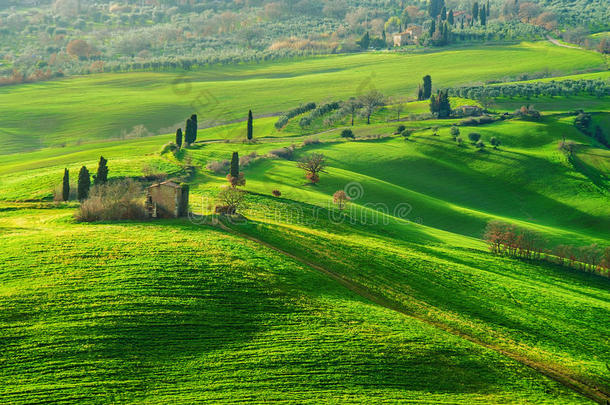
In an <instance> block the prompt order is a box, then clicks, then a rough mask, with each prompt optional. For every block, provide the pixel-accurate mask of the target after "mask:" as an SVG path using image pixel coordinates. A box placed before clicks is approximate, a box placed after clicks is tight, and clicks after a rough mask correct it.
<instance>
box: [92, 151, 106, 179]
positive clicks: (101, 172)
mask: <svg viewBox="0 0 610 405" xmlns="http://www.w3.org/2000/svg"><path fill="white" fill-rule="evenodd" d="M107 163H108V161H107V160H106V159H104V156H100V162H99V163H98V165H97V175H96V176H95V179H94V182H93V183H94V184H104V183H106V182H107V181H108V166H107Z"/></svg>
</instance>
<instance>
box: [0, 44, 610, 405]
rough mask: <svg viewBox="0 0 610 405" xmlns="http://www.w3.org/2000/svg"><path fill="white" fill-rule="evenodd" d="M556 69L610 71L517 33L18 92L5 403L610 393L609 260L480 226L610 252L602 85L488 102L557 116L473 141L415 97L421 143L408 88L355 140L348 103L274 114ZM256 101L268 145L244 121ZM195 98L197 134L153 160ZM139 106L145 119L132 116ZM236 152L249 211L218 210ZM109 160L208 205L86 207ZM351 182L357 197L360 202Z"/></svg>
mask: <svg viewBox="0 0 610 405" xmlns="http://www.w3.org/2000/svg"><path fill="white" fill-rule="evenodd" d="M549 69H550V70H551V71H552V72H554V73H557V74H563V75H564V76H563V77H561V78H557V80H560V79H562V78H569V77H571V76H570V75H573V77H583V75H584V76H586V77H588V78H591V77H597V78H602V79H607V72H597V73H583V72H585V71H586V72H589V71H591V72H592V71H594V70H602V69H604V64H603V60H602V59H601V58H600V56H599V55H598V54H596V53H593V52H588V51H581V50H575V49H567V48H561V47H558V46H553V45H551V44H548V43H524V44H520V45H507V46H486V47H480V48H472V49H453V50H446V51H441V52H430V53H426V54H394V53H365V54H354V55H337V56H327V57H315V58H310V59H299V60H292V61H285V62H282V63H276V64H261V65H238V66H222V67H221V66H216V67H210V68H205V69H202V70H197V71H190V72H184V73H181V74H177V73H152V72H134V73H125V74H104V75H91V76H87V77H78V78H72V79H66V80H59V81H51V82H45V83H37V84H27V85H20V86H11V87H0V109H2V111H3V117H2V121H0V138H1V139H2V140H4V142H5V147H4V148H3V151H2V152H1V154H0V258H1V259H2V260H0V348H1V350H0V402H1V403H11V404H12V403H15V404H29V403H40V402H51V403H72V402H84V403H109V402H110V403H196V402H213V403H235V402H250V403H262V402H272V401H274V402H286V403H312V404H313V403H367V402H373V401H378V402H398V403H405V402H423V403H460V404H490V403H498V404H500V403H524V404H525V403H532V404H534V403H536V404H538V403H549V404H568V403H570V404H571V403H592V401H597V402H600V403H603V401H605V400H608V399H610V374H609V370H608V365H609V364H610V346H609V342H608V331H610V283H609V280H608V277H607V275H606V276H603V275H598V274H592V273H587V272H583V271H579V270H576V269H570V268H566V267H561V266H559V265H555V264H552V263H549V262H541V261H536V260H517V259H513V258H509V257H499V256H494V255H492V254H490V253H489V251H488V248H487V246H486V244H485V243H484V241H483V240H482V235H483V232H484V229H485V226H486V224H487V222H488V221H490V220H494V219H496V220H501V221H504V222H508V223H512V224H516V225H518V226H520V227H523V228H527V229H530V230H534V231H536V232H538V233H539V234H540V235H541V236H542V237H543V238H544V239H545V241H546V244H547V245H548V246H549V247H553V246H556V245H558V244H572V245H575V246H585V245H590V244H597V245H598V246H600V247H605V246H608V244H609V243H610V232H609V230H610V196H609V193H608V186H609V184H610V178H609V176H610V163H609V162H610V152H609V151H608V149H607V148H605V147H603V145H601V144H599V143H598V142H596V141H595V140H593V139H592V138H590V137H588V136H586V135H584V134H583V133H581V132H580V131H578V130H577V129H576V128H575V126H574V123H573V122H574V115H571V114H570V111H573V110H575V109H577V108H585V109H586V110H587V111H588V112H591V113H593V115H592V119H593V121H594V123H595V124H596V125H599V126H600V127H601V128H602V129H603V131H604V133H605V135H606V136H610V130H609V128H610V127H609V123H610V102H609V100H608V98H607V97H603V98H595V97H589V96H584V95H583V96H578V97H572V98H567V99H565V98H561V97H553V98H543V97H540V98H538V99H534V100H524V99H513V100H504V99H496V100H493V102H492V106H491V107H490V109H491V110H493V111H494V112H498V113H500V112H504V111H513V110H514V109H517V108H519V107H520V106H521V105H524V104H530V103H531V104H534V105H535V106H536V107H537V108H538V109H539V110H541V112H542V118H541V119H540V120H539V121H530V120H524V119H519V118H509V119H505V120H498V121H495V122H493V123H489V124H485V125H477V126H468V125H461V126H459V130H460V137H461V138H462V139H463V140H464V142H463V144H462V145H461V146H460V145H458V144H457V143H456V142H455V141H453V140H452V137H451V135H450V128H451V126H452V124H456V123H458V122H459V121H460V120H459V119H445V120H441V119H425V120H416V119H415V118H417V117H415V116H417V115H422V114H426V113H428V111H429V110H428V102H427V101H425V102H412V101H410V102H408V103H407V104H406V105H405V108H404V110H403V111H402V112H401V114H402V117H403V118H406V119H405V120H404V121H402V122H401V123H400V124H403V125H405V126H406V127H407V128H411V129H413V130H414V132H413V134H412V135H411V136H410V137H409V139H404V138H403V137H402V136H400V135H397V134H395V131H396V127H397V125H398V123H397V122H394V121H393V120H394V119H395V117H394V114H395V110H394V109H393V108H394V107H395V105H393V104H390V105H388V106H386V107H383V108H380V109H379V110H378V111H377V112H376V113H375V114H374V115H373V116H372V117H371V124H370V125H367V124H366V120H365V118H363V117H361V116H359V117H356V122H355V126H354V127H351V129H352V130H353V132H354V135H355V139H345V138H342V137H341V131H342V130H343V129H345V128H347V127H349V122H348V121H347V119H343V120H341V121H339V122H336V123H334V124H333V125H332V126H326V125H324V123H323V119H319V120H317V121H315V122H314V123H313V124H312V125H311V126H310V127H307V128H301V126H300V125H299V124H298V122H299V120H300V118H301V117H302V116H297V117H295V118H293V119H292V120H290V121H289V122H288V124H287V125H286V126H285V127H284V128H282V129H281V130H277V129H276V128H275V126H274V124H275V122H276V121H277V116H275V115H273V114H277V113H281V112H284V111H287V110H289V109H291V108H293V107H295V106H298V105H299V104H301V103H304V102H310V101H314V102H316V103H318V104H321V103H324V102H328V101H334V100H338V99H345V98H348V97H351V96H357V95H358V94H360V93H362V92H366V91H368V90H370V89H371V88H376V89H379V90H380V91H382V92H383V93H384V94H386V95H388V96H402V97H406V98H409V99H412V96H413V94H414V92H415V89H416V88H417V85H418V84H419V82H420V80H421V77H422V76H423V75H424V74H431V75H432V77H433V82H434V85H435V87H439V88H440V87H442V86H450V85H460V84H473V83H484V82H486V81H487V80H503V79H510V78H516V77H518V76H519V75H520V74H522V73H534V72H543V71H547V70H549ZM545 80H546V79H545ZM15 100H19V102H15ZM205 100H207V101H205ZM210 100H211V101H210ZM204 101H205V102H206V103H207V104H204ZM193 102H195V103H199V104H192V103H193ZM451 102H452V105H453V107H454V108H455V107H457V106H460V105H470V104H476V103H477V101H475V100H467V99H457V98H456V99H452V100H451ZM84 106H85V107H84ZM249 108H252V109H253V110H254V111H255V114H256V115H260V117H259V118H256V119H255V120H254V134H255V135H254V142H244V137H245V126H246V124H245V122H241V121H238V120H240V119H241V118H243V117H244V116H245V113H247V111H248V109H249ZM193 111H197V113H198V115H199V120H200V123H201V124H202V125H201V127H202V128H200V130H199V133H198V142H197V143H195V144H194V145H192V146H191V147H189V148H183V149H182V150H180V151H179V152H177V153H175V154H174V153H172V152H166V153H161V151H162V150H163V147H164V145H165V144H167V143H168V142H171V141H173V140H174V135H173V134H172V132H173V131H174V130H175V128H176V127H177V126H179V125H183V123H182V122H183V121H184V119H185V118H186V117H187V116H188V115H190V114H191V113H192V112H193ZM229 121H234V122H229ZM206 123H207V124H209V125H204V124H206ZM137 125H145V126H146V128H148V130H150V132H151V134H146V133H143V132H141V131H140V132H139V133H138V134H135V133H131V134H129V132H130V131H132V129H133V127H134V126H137ZM206 126H207V127H206ZM471 132H477V133H479V134H481V139H482V140H483V142H484V143H485V144H486V145H487V147H485V148H484V149H483V150H478V149H477V148H476V147H475V146H474V145H473V144H472V143H471V142H469V140H468V134H469V133H471ZM152 133H164V134H162V135H152ZM145 135H150V136H145ZM492 137H495V138H496V139H499V140H500V141H501V144H500V146H499V148H497V149H495V148H492V147H491V145H490V140H491V138H492ZM564 138H565V140H566V141H568V142H573V143H574V145H575V146H574V153H573V155H572V156H571V157H570V158H568V157H567V156H566V154H565V153H563V152H561V151H560V150H559V149H558V143H559V141H561V140H562V139H564ZM280 148H293V149H294V155H293V156H292V157H290V158H280V157H277V156H275V155H273V154H272V152H274V151H276V150H277V149H280ZM235 151H237V152H239V154H240V156H242V157H243V156H246V155H252V156H254V158H253V160H252V161H251V162H250V163H249V164H248V165H246V166H243V167H241V170H242V172H243V173H244V175H245V178H246V184H245V186H244V187H243V189H244V190H245V191H247V193H246V202H247V204H248V206H247V208H246V209H244V211H243V212H242V214H243V217H237V218H225V217H222V216H218V215H215V214H214V205H215V204H216V196H217V195H218V193H219V190H220V189H221V187H223V186H225V185H226V184H227V180H226V177H225V176H226V173H214V172H212V171H210V170H208V169H207V168H206V166H207V165H208V164H209V163H211V162H214V161H221V160H225V159H230V158H231V154H232V152H235ZM313 152H318V153H322V154H324V155H325V157H326V162H327V164H328V166H327V168H326V170H325V172H324V173H321V175H320V182H319V183H318V184H316V185H312V184H309V183H308V182H307V180H306V179H305V177H304V173H303V171H302V170H301V169H299V168H298V167H297V161H298V159H300V158H302V157H304V156H306V155H308V154H310V153H313ZM100 156H104V157H105V158H107V159H108V161H109V163H108V165H109V169H110V180H111V181H114V180H118V179H122V178H133V179H136V180H139V181H142V184H143V185H147V184H149V183H147V182H146V181H145V180H143V176H145V175H147V174H150V173H156V174H160V173H162V174H164V175H166V176H167V177H169V178H179V179H181V180H182V181H185V182H188V184H189V185H190V190H191V194H190V209H191V211H192V212H193V213H194V215H193V216H191V217H190V218H187V219H176V220H151V221H116V222H101V223H88V224H87V223H78V222H77V221H76V220H75V219H74V213H75V210H76V208H77V207H78V203H77V202H69V203H55V202H53V192H54V190H55V189H56V188H57V187H58V186H59V185H60V184H61V179H62V175H63V170H64V168H68V169H69V171H70V176H71V179H72V182H73V183H74V182H75V181H76V178H77V173H78V170H79V168H80V167H81V166H83V165H86V166H87V167H89V169H90V170H92V171H94V170H95V167H96V165H97V161H98V160H99V157H100ZM274 190H277V191H280V192H281V196H274V195H273V191H274ZM337 190H346V191H349V193H350V195H351V196H352V200H351V201H350V203H349V204H348V208H347V209H346V210H345V211H344V212H341V211H339V210H338V209H337V208H336V206H335V205H334V204H333V194H334V193H335V192H336V191H337Z"/></svg>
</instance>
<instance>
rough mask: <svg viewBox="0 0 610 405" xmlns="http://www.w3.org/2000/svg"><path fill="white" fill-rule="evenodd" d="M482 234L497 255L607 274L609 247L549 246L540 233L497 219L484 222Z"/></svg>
mask: <svg viewBox="0 0 610 405" xmlns="http://www.w3.org/2000/svg"><path fill="white" fill-rule="evenodd" d="M483 238H484V239H485V241H486V242H487V244H488V246H489V251H490V252H491V253H493V254H496V255H500V256H508V257H514V258H521V259H532V260H544V261H547V262H550V263H556V264H559V265H561V266H565V267H570V268H573V269H578V270H582V271H588V272H594V273H598V274H602V275H606V276H608V274H609V270H610V247H606V248H601V247H599V246H598V245H596V244H592V245H589V246H573V245H557V246H555V247H554V248H552V249H548V248H547V247H546V241H545V239H544V238H543V237H542V236H541V235H540V234H539V233H537V232H534V231H531V230H529V229H525V228H521V227H518V226H516V225H513V224H508V223H505V222H501V221H496V220H494V221H490V222H488V223H487V227H486V228H485V233H484V235H483Z"/></svg>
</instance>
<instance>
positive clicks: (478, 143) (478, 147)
mask: <svg viewBox="0 0 610 405" xmlns="http://www.w3.org/2000/svg"><path fill="white" fill-rule="evenodd" d="M474 146H476V147H477V149H478V150H483V148H485V144H484V143H483V141H481V140H479V141H478V142H477V143H476V144H475V145H474Z"/></svg>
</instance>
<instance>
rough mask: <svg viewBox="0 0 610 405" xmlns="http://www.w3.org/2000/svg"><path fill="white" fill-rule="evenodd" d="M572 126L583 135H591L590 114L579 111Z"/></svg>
mask: <svg viewBox="0 0 610 405" xmlns="http://www.w3.org/2000/svg"><path fill="white" fill-rule="evenodd" d="M574 126H575V127H576V128H578V130H579V131H581V132H583V133H584V134H587V135H591V114H589V113H586V112H582V111H581V112H580V113H579V114H578V115H577V116H576V118H574Z"/></svg>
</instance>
